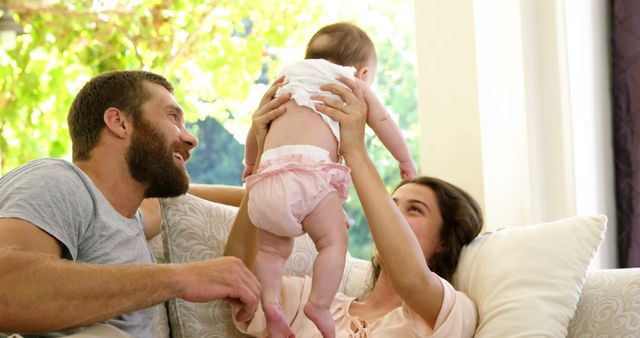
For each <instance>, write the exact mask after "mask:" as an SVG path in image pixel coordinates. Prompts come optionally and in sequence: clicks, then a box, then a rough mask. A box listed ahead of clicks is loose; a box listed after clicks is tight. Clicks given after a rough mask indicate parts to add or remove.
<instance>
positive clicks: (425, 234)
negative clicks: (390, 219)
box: [392, 183, 442, 261]
mask: <svg viewBox="0 0 640 338" xmlns="http://www.w3.org/2000/svg"><path fill="white" fill-rule="evenodd" d="M392 197H393V200H394V201H395V202H396V205H397V206H398V208H399V209H400V212H401V213H402V215H403V216H404V218H405V219H406V220H407V222H408V223H409V226H411V229H412V230H413V233H414V234H415V235H416V238H417V239H418V243H420V247H421V248H422V252H423V253H424V256H425V258H426V260H427V261H429V259H430V258H431V256H433V254H434V253H435V252H437V251H439V250H442V240H441V238H440V231H441V229H442V215H441V214H440V207H439V205H438V199H437V198H436V194H435V193H434V192H433V190H431V188H429V187H427V186H424V185H422V184H417V183H408V184H405V185H403V186H401V187H400V188H398V189H397V190H396V191H395V192H394V193H393V195H392Z"/></svg>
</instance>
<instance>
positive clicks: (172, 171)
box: [126, 117, 189, 197]
mask: <svg viewBox="0 0 640 338" xmlns="http://www.w3.org/2000/svg"><path fill="white" fill-rule="evenodd" d="M165 140H166V138H165V137H164V136H163V135H162V134H161V133H160V132H159V131H158V130H157V129H155V128H154V127H153V126H152V125H151V124H150V123H149V122H148V121H147V120H146V119H145V118H144V117H141V118H138V119H136V120H135V121H134V133H133V136H132V138H131V144H130V145H129V149H128V150H127V154H126V159H127V163H128V165H129V171H130V172H131V176H132V177H133V178H134V179H135V180H136V181H138V182H141V183H146V184H147V189H146V190H145V192H144V196H145V197H175V196H179V195H182V194H184V193H186V192H187V190H188V189H189V175H188V174H187V171H186V169H184V168H183V167H181V166H179V165H178V164H176V162H175V156H174V154H175V152H176V151H178V150H182V151H181V153H182V154H186V153H188V151H189V150H188V149H187V148H186V146H185V145H184V144H182V143H181V142H175V143H174V144H172V145H171V148H169V147H167V146H166V143H165ZM185 160H186V159H185Z"/></svg>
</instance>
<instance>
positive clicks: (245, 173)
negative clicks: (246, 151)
mask: <svg viewBox="0 0 640 338" xmlns="http://www.w3.org/2000/svg"><path fill="white" fill-rule="evenodd" d="M251 174H253V164H245V165H244V171H243V172H242V182H246V181H247V177H249V176H251Z"/></svg>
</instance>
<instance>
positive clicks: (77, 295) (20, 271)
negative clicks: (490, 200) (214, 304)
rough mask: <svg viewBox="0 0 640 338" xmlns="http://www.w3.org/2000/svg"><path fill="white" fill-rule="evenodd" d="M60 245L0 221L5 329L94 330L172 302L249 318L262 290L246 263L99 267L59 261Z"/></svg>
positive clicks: (31, 228)
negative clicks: (209, 305) (226, 307)
mask: <svg viewBox="0 0 640 338" xmlns="http://www.w3.org/2000/svg"><path fill="white" fill-rule="evenodd" d="M61 252H62V246H61V245H60V243H59V242H58V241H57V240H56V239H55V238H53V237H52V236H51V235H49V234H48V233H46V232H44V231H42V230H40V229H39V228H38V227H36V226H35V225H33V224H31V223H29V222H26V221H22V220H18V219H14V218H3V219H0V331H5V332H30V333H39V332H51V331H59V330H63V329H67V328H72V327H77V326H84V325H89V324H93V323H97V322H101V321H105V320H107V319H109V318H113V317H116V316H118V315H121V314H124V313H128V312H131V311H135V310H139V309H143V308H146V307H149V306H152V305H154V304H158V303H161V302H164V301H166V300H168V299H172V298H182V299H185V300H188V301H192V302H207V301H212V300H216V299H230V300H234V301H237V302H239V303H241V304H242V305H243V306H244V307H245V308H246V309H247V310H246V311H247V312H251V311H252V310H255V307H256V305H257V301H258V297H259V288H260V287H259V284H258V281H257V280H256V279H255V276H253V274H252V273H251V271H249V270H248V269H247V268H246V267H245V266H244V264H243V263H242V261H240V260H239V259H236V258H232V257H222V258H218V259H213V260H206V261H201V262H196V263H190V264H145V265H142V264H141V265H95V264H85V263H77V262H73V261H68V260H64V259H60V254H61Z"/></svg>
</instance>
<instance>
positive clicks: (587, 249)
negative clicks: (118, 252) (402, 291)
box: [149, 195, 640, 338]
mask: <svg viewBox="0 0 640 338" xmlns="http://www.w3.org/2000/svg"><path fill="white" fill-rule="evenodd" d="M160 205H161V213H162V231H161V233H160V234H159V235H158V236H156V237H155V238H153V239H151V240H150V242H149V243H150V247H151V248H152V251H153V252H154V255H155V256H156V257H157V259H158V261H159V262H160V263H167V262H172V263H183V262H189V261H197V260H202V259H207V258H213V257H218V256H220V255H221V254H222V251H223V248H224V243H225V240H226V238H227V235H228V231H229V229H230V227H231V224H232V222H233V219H234V217H235V213H236V209H235V208H233V207H229V206H225V205H220V204H215V203H212V202H209V201H205V200H202V199H199V198H197V197H195V196H191V195H184V196H180V197H177V198H169V199H163V200H161V202H160ZM605 224H606V218H605V217H603V216H588V217H573V218H569V219H564V220H559V221H556V222H550V223H546V224H537V225H531V226H523V227H512V229H506V230H501V231H496V232H493V233H488V234H484V235H482V236H481V237H479V238H478V239H476V240H474V242H473V243H471V244H470V245H469V246H468V247H467V248H465V249H464V250H465V251H463V253H462V256H461V261H460V265H459V269H458V270H459V271H458V272H456V275H455V276H454V286H456V288H457V289H458V290H462V291H465V292H466V293H467V294H468V295H469V296H470V298H472V299H473V300H474V302H476V306H477V308H478V314H479V326H478V330H477V331H476V337H507V336H508V337H533V336H537V337H540V336H547V337H563V336H568V337H640V269H638V268H636V269H611V270H588V266H589V262H590V261H591V258H592V257H593V255H594V254H595V252H596V250H597V247H598V245H599V243H600V242H601V240H602V238H603V236H604V227H605ZM549 246H551V248H552V249H549ZM549 255H550V256H549ZM314 257H315V249H314V247H313V243H312V242H311V240H310V239H309V238H308V237H306V236H303V237H300V238H297V239H296V242H295V248H294V251H293V254H292V256H291V258H290V259H289V261H288V262H287V266H286V268H285V270H286V273H287V274H292V275H304V274H310V273H311V266H312V262H313V259H314ZM532 257H533V258H532ZM536 257H537V258H536ZM509 264H511V265H509ZM563 264H564V265H563ZM463 270H464V273H466V275H464V273H463V272H462V271H463ZM370 274H371V271H370V264H369V262H368V261H365V260H361V259H357V258H353V257H348V258H347V264H346V267H345V274H344V279H343V282H342V285H341V286H340V291H341V292H344V293H345V294H347V295H354V296H356V295H360V294H363V293H365V292H367V288H368V286H369V285H370V284H369V283H368V281H369V280H370ZM166 309H167V316H166V318H160V319H159V323H161V325H160V326H161V328H160V329H159V332H158V335H164V336H170V337H174V338H182V337H184V338H191V337H194V338H195V337H197V338H201V337H243V335H242V334H240V333H238V332H237V331H236V330H235V328H234V327H233V324H232V322H231V319H230V309H229V305H228V304H227V303H226V302H224V301H217V302H211V303H204V304H195V303H190V302H185V301H183V300H179V299H176V300H172V301H170V302H168V303H167V304H166ZM167 318H168V319H167Z"/></svg>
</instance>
